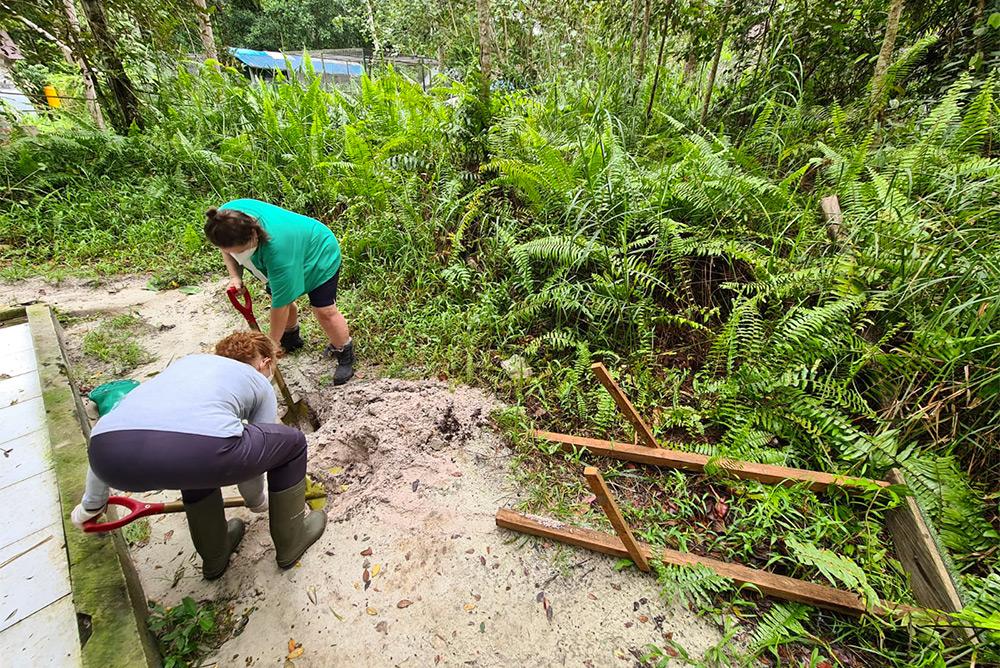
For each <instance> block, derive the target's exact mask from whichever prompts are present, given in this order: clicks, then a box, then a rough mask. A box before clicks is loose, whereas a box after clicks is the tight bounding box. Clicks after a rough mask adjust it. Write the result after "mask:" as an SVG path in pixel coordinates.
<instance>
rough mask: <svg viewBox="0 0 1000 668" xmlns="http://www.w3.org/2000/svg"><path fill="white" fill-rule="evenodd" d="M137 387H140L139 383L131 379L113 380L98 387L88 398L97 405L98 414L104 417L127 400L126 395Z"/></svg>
mask: <svg viewBox="0 0 1000 668" xmlns="http://www.w3.org/2000/svg"><path fill="white" fill-rule="evenodd" d="M137 387H139V381H137V380H132V379H131V378H126V379H125V380H113V381H111V382H110V383H104V384H103V385H98V386H97V387H95V388H94V389H92V390H91V391H90V394H88V395H87V396H88V397H90V400H91V401H93V402H94V403H95V404H97V414H98V415H102V416H103V415H107V414H108V413H110V412H111V410H112V409H113V408H114V407H115V406H117V405H118V404H119V403H120V402H121V400H122V399H124V398H125V395H126V394H128V393H129V392H131V391H132V390H134V389H135V388H137Z"/></svg>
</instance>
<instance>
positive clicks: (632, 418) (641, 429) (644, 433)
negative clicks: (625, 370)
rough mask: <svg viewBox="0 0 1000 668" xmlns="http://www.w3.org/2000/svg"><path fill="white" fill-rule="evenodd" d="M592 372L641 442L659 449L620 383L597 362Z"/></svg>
mask: <svg viewBox="0 0 1000 668" xmlns="http://www.w3.org/2000/svg"><path fill="white" fill-rule="evenodd" d="M590 370H591V371H593V372H594V374H595V375H596V376H597V380H599V381H601V385H603V386H604V389H606V390H607V391H608V394H610V395H611V398H612V399H614V400H615V404H616V405H617V406H618V410H620V411H621V412H622V414H623V415H624V416H625V417H626V418H627V419H628V421H629V422H631V423H632V426H633V427H635V433H636V435H637V436H638V437H639V440H640V441H642V442H643V443H645V444H646V445H647V446H649V447H651V448H658V447H659V444H657V442H656V438H655V437H654V436H653V430H652V429H650V428H649V425H647V424H646V421H645V420H643V419H642V416H641V415H639V411H637V410H636V409H635V406H633V405H632V402H631V401H629V400H628V397H627V396H625V393H624V392H622V388H620V387H618V383H616V382H615V379H614V378H612V377H611V374H610V373H608V370H607V369H606V368H605V367H604V365H603V364H601V363H600V362H597V363H595V364H593V365H591V367H590Z"/></svg>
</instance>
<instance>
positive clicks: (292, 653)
mask: <svg viewBox="0 0 1000 668" xmlns="http://www.w3.org/2000/svg"><path fill="white" fill-rule="evenodd" d="M305 651H306V650H305V648H304V647H302V643H300V642H295V640H293V639H292V638H289V639H288V656H287V657H285V658H286V659H288V660H289V661H291V660H292V659H297V658H299V657H300V656H302V653H303V652H305Z"/></svg>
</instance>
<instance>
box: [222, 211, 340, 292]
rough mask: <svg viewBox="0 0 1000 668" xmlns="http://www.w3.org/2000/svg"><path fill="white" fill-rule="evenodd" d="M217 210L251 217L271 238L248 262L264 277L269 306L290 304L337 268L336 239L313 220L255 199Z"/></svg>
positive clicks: (338, 258)
mask: <svg viewBox="0 0 1000 668" xmlns="http://www.w3.org/2000/svg"><path fill="white" fill-rule="evenodd" d="M219 208H220V209H235V210H236V211H240V212H242V213H245V214H247V215H248V216H253V217H254V218H256V219H257V222H259V223H260V226H261V227H263V228H264V231H265V232H267V234H268V236H269V237H271V240H270V241H268V242H267V243H262V244H259V245H258V246H257V250H256V252H254V254H253V256H252V257H251V258H250V259H251V261H252V262H253V264H254V266H255V267H257V268H258V269H260V271H261V273H263V274H264V275H265V276H267V284H268V285H269V286H270V288H271V305H272V306H273V307H275V308H280V307H282V306H286V305H288V304H291V303H292V302H293V301H295V300H296V299H298V298H299V297H301V296H302V295H304V294H305V293H307V292H310V291H312V290H315V289H316V288H318V287H319V286H321V285H323V284H324V283H326V282H327V281H328V280H330V279H331V278H333V275H334V274H336V273H337V270H338V269H340V244H339V243H338V242H337V237H336V236H334V234H333V232H331V231H330V228H328V227H327V226H326V225H324V224H323V223H321V222H319V221H318V220H316V219H315V218H310V217H309V216H303V215H302V214H300V213H295V212H294V211H289V210H287V209H282V208H281V207H280V206H275V205H273V204H268V203H267V202H261V201H260V200H256V199H234V200H233V201H232V202H226V203H225V204H223V205H222V206H220V207H219Z"/></svg>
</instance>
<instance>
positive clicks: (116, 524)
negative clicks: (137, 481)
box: [83, 496, 165, 533]
mask: <svg viewBox="0 0 1000 668" xmlns="http://www.w3.org/2000/svg"><path fill="white" fill-rule="evenodd" d="M108 505H109V506H122V507H123V508H128V509H129V510H130V511H131V512H129V514H128V515H126V516H125V517H122V518H119V519H117V520H112V521H111V522H98V521H97V519H96V518H94V519H92V520H87V521H86V522H84V523H83V530H84V532H85V533H97V532H100V531H112V530H114V529H120V528H121V527H123V526H125V525H126V524H128V523H129V522H134V521H135V520H137V519H139V518H140V517H145V516H146V515H156V514H159V513H162V512H163V507H164V505H165V504H163V503H147V502H145V501H140V500H139V499H132V498H129V497H127V496H112V497H110V498H109V499H108Z"/></svg>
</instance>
